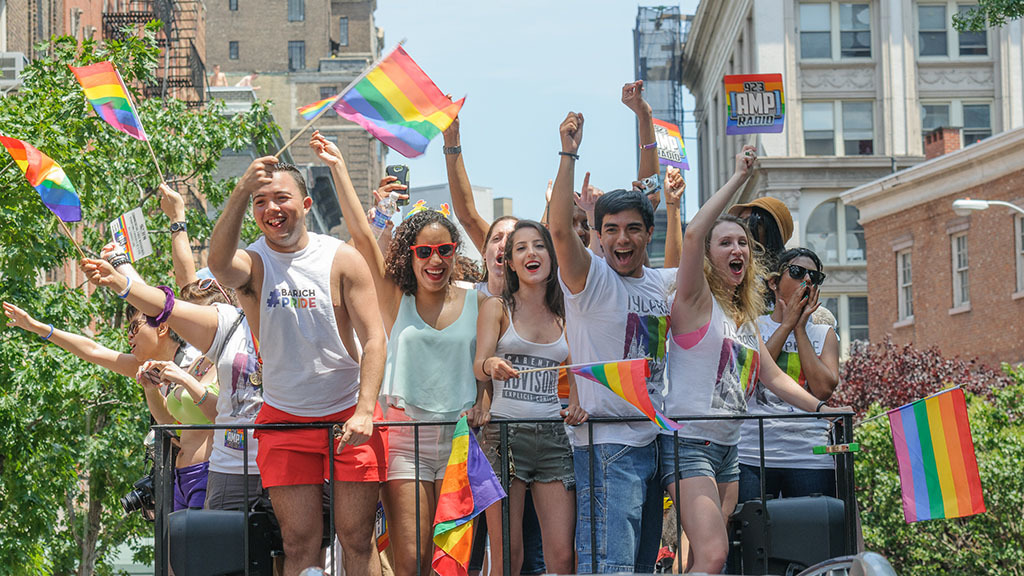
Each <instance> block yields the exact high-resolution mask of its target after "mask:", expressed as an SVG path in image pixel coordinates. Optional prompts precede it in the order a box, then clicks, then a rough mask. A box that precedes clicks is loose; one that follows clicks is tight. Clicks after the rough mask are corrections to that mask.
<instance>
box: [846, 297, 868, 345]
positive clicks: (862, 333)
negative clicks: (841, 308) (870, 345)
mask: <svg viewBox="0 0 1024 576" xmlns="http://www.w3.org/2000/svg"><path fill="white" fill-rule="evenodd" d="M848 304H849V307H850V321H849V323H848V326H849V340H867V339H868V297H867V296H849V297H848Z"/></svg>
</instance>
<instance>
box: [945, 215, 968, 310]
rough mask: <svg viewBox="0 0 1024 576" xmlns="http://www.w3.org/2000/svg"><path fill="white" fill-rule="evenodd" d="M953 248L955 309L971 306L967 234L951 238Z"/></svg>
mask: <svg viewBox="0 0 1024 576" xmlns="http://www.w3.org/2000/svg"><path fill="white" fill-rule="evenodd" d="M950 240H951V242H952V245H953V246H952V248H953V308H959V307H961V306H969V305H970V304H971V283H970V279H969V278H968V276H967V233H966V232H964V233H961V234H955V235H953V236H951V237H950Z"/></svg>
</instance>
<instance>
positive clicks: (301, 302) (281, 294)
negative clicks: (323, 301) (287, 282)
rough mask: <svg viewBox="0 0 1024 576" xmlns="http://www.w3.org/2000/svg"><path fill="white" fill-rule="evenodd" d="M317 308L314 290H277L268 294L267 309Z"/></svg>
mask: <svg viewBox="0 0 1024 576" xmlns="http://www.w3.org/2000/svg"><path fill="white" fill-rule="evenodd" d="M278 306H280V307H282V308H316V290H315V289H313V288H280V289H278V288H275V289H273V290H271V291H270V292H269V293H268V294H267V308H276V307H278Z"/></svg>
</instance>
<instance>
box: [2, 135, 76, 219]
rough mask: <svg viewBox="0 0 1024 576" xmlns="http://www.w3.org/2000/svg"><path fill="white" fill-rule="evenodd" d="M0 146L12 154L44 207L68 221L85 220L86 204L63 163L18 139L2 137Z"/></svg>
mask: <svg viewBox="0 0 1024 576" xmlns="http://www.w3.org/2000/svg"><path fill="white" fill-rule="evenodd" d="M0 143H2V144H3V145H4V148H7V151H8V152H10V153H11V157H12V158H14V162H15V163H16V164H17V165H18V168H21V171H22V173H24V174H25V178H26V179H28V183H29V184H31V185H32V187H33V188H35V189H36V192H39V196H40V198H42V199H43V204H46V207H47V208H49V209H50V211H51V212H53V213H54V214H56V215H57V218H60V219H61V220H63V221H64V222H78V221H80V220H81V219H82V202H81V201H80V200H79V199H78V193H77V192H75V186H74V184H72V183H71V180H69V179H68V176H67V174H65V173H64V169H63V168H61V167H60V165H59V164H57V163H56V162H54V161H53V159H51V158H50V157H49V156H47V155H46V154H43V153H42V152H40V151H39V150H36V149H35V147H34V146H32V145H31V144H28V143H27V142H22V141H21V140H18V139H16V138H8V137H7V136H0Z"/></svg>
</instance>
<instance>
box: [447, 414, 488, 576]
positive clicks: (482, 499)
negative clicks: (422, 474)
mask: <svg viewBox="0 0 1024 576" xmlns="http://www.w3.org/2000/svg"><path fill="white" fill-rule="evenodd" d="M504 497H505V491H504V490H502V488H501V483H500V482H498V478H497V477H495V476H494V470H492V469H491V465H490V464H488V463H487V457H486V456H484V453H483V450H481V449H480V445H479V444H477V443H476V436H474V435H473V434H471V433H470V431H469V423H468V422H467V420H466V417H465V416H463V417H462V418H460V419H459V421H458V423H457V424H456V425H455V434H454V435H453V436H452V452H451V455H450V456H449V457H448V467H447V468H445V471H444V481H443V482H441V495H440V496H439V497H438V499H437V512H436V513H435V514H434V545H435V546H436V547H435V549H434V558H433V560H431V566H433V567H434V571H435V572H437V573H438V574H440V575H441V576H466V574H467V571H466V566H467V565H468V564H469V557H470V555H471V554H472V552H473V518H476V516H477V515H479V514H480V513H481V512H483V511H484V510H486V509H487V507H488V506H490V505H491V504H494V503H495V502H497V501H498V500H501V499H502V498H504Z"/></svg>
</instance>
